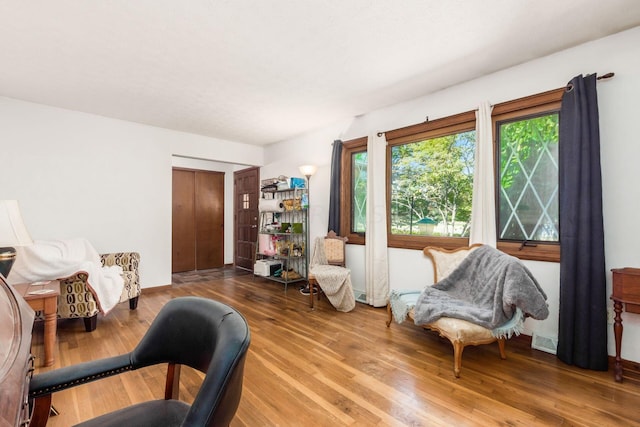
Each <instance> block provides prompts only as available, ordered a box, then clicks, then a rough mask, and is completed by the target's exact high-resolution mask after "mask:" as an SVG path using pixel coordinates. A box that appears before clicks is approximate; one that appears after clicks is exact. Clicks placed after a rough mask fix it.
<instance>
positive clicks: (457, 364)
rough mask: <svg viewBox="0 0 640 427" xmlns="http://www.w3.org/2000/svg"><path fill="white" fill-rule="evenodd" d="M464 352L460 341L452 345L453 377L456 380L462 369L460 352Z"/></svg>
mask: <svg viewBox="0 0 640 427" xmlns="http://www.w3.org/2000/svg"><path fill="white" fill-rule="evenodd" d="M463 350H464V344H462V343H461V342H460V341H456V342H454V343H453V375H455V376H456V378H460V369H461V368H462V351H463Z"/></svg>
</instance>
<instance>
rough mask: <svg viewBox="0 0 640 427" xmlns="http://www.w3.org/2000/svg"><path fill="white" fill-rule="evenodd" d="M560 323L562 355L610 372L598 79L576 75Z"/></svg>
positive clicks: (563, 133)
mask: <svg viewBox="0 0 640 427" xmlns="http://www.w3.org/2000/svg"><path fill="white" fill-rule="evenodd" d="M559 163H560V164H559V173H560V177H559V181H560V187H559V196H560V200H559V201H560V242H562V255H561V257H560V323H559V332H558V351H557V355H558V358H559V359H560V360H562V361H563V362H565V363H568V364H571V365H576V366H579V367H581V368H586V369H594V370H602V371H606V370H607V366H608V364H607V362H608V357H607V306H606V276H605V262H604V261H605V260H604V226H603V219H602V179H601V171H600V130H599V124H598V100H597V94H596V75H595V74H593V75H590V76H587V77H584V78H583V77H582V76H577V77H574V78H573V80H571V82H570V83H569V85H568V86H567V90H566V91H565V93H564V95H563V97H562V107H561V109H560V144H559Z"/></svg>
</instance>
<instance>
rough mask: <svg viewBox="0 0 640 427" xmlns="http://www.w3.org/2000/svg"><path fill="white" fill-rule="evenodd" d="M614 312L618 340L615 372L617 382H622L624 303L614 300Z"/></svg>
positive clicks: (614, 325) (615, 332) (614, 327)
mask: <svg viewBox="0 0 640 427" xmlns="http://www.w3.org/2000/svg"><path fill="white" fill-rule="evenodd" d="M613 311H614V312H615V313H616V315H615V317H614V318H613V333H614V335H615V338H616V363H615V365H614V367H613V372H614V374H615V379H616V381H617V382H622V356H621V355H620V351H621V349H622V316H621V313H622V303H621V302H620V301H615V300H614V302H613Z"/></svg>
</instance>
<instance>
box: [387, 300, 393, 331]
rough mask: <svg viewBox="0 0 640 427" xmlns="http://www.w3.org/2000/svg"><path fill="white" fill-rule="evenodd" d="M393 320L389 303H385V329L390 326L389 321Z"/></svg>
mask: <svg viewBox="0 0 640 427" xmlns="http://www.w3.org/2000/svg"><path fill="white" fill-rule="evenodd" d="M392 320H393V313H391V303H390V302H388V303H387V328H388V327H389V326H390V325H391V321H392Z"/></svg>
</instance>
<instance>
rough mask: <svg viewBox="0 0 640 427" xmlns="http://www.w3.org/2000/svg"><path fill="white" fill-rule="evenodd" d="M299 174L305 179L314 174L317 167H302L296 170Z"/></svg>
mask: <svg viewBox="0 0 640 427" xmlns="http://www.w3.org/2000/svg"><path fill="white" fill-rule="evenodd" d="M298 169H299V170H300V173H301V174H302V175H304V176H306V177H307V178H308V177H310V176H311V175H313V174H314V173H316V171H317V170H318V167H317V166H316V165H302V166H300V167H299V168H298Z"/></svg>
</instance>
